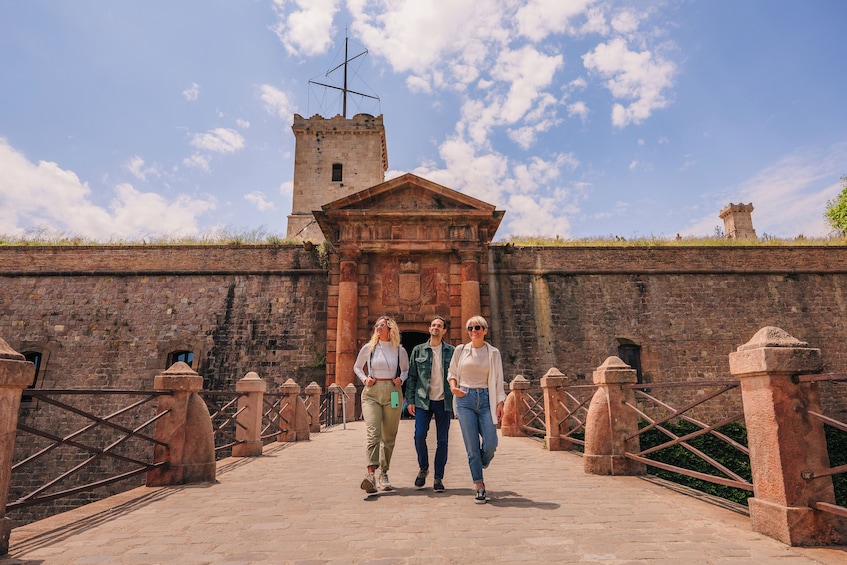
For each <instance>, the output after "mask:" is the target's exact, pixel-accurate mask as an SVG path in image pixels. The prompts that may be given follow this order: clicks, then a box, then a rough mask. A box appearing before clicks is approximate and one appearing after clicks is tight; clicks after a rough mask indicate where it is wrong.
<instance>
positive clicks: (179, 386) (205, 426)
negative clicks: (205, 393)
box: [147, 361, 215, 487]
mask: <svg viewBox="0 0 847 565" xmlns="http://www.w3.org/2000/svg"><path fill="white" fill-rule="evenodd" d="M153 389H154V390H158V391H169V392H170V393H171V394H164V395H162V396H160V397H159V407H158V413H159V414H160V415H161V414H162V413H165V415H164V416H162V417H161V418H159V420H157V421H156V433H155V436H154V437H155V438H156V440H157V441H160V442H163V443H165V444H166V445H160V444H156V445H155V446H154V448H153V462H154V463H162V462H167V463H168V464H167V465H165V466H163V467H159V468H156V469H153V470H151V471H148V472H147V486H149V487H160V486H167V485H185V484H190V483H208V482H214V480H215V438H214V435H213V434H214V431H213V429H212V418H211V416H210V415H209V409H208V408H207V407H206V403H205V402H203V399H202V398H200V395H198V394H197V393H198V392H199V391H200V390H202V389H203V377H201V376H200V375H198V374H197V373H195V372H194V371H193V370H192V369H191V367H189V366H188V365H187V364H185V363H183V362H182V361H179V362H177V363H174V364H173V365H171V367H170V368H169V369H168V370H166V371H164V372H162V373H160V374H159V375H156V377H155V378H154V379H153Z"/></svg>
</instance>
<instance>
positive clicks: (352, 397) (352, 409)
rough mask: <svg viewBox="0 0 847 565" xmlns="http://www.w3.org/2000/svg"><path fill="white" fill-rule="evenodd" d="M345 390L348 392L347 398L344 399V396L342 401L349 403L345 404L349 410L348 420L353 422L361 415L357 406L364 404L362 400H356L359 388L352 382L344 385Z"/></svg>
mask: <svg viewBox="0 0 847 565" xmlns="http://www.w3.org/2000/svg"><path fill="white" fill-rule="evenodd" d="M344 392H346V393H347V399H346V400H344V399H343V397H342V402H347V405H346V406H345V410H347V421H349V422H352V421H353V420H356V419H358V417H359V415H358V414H356V406H361V405H362V403H361V402H356V396H357V395H358V394H359V389H357V388H356V385H354V384H353V383H350V384H349V385H347V386H346V387H344Z"/></svg>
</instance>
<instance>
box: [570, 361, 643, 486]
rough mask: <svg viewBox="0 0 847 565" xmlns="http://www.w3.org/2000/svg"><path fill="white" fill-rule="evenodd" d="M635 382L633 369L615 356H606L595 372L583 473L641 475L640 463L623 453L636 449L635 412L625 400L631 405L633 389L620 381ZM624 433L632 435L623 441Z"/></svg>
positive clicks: (636, 427) (641, 466)
mask: <svg viewBox="0 0 847 565" xmlns="http://www.w3.org/2000/svg"><path fill="white" fill-rule="evenodd" d="M637 381H638V377H637V373H636V371H635V369H633V368H631V367H630V366H629V365H627V364H626V363H624V362H623V361H621V360H620V358H618V357H614V356H613V357H609V358H608V359H606V360H605V361H604V362H603V364H602V365H600V366H599V367H598V368H597V370H596V371H594V384H596V385H599V388H598V389H597V391H596V392H595V393H594V397H593V398H592V399H591V404H590V406H589V407H588V415H587V416H586V418H585V453H584V456H583V461H584V469H585V472H586V473H591V474H594V475H643V474H645V473H646V472H647V470H646V467H645V465H644V464H643V463H639V462H637V461H633V460H632V459H627V458H626V457H625V456H624V453H626V452H627V451H629V452H636V451H638V446H639V445H640V442H639V441H638V436H635V434H636V433H637V432H638V415H637V414H636V413H635V411H634V410H632V409H631V408H627V407H626V405H625V403H627V402H629V403H630V404H633V405H634V404H635V392H634V391H633V390H632V389H625V388H623V385H624V384H627V383H633V384H634V383H636V382H637ZM628 436H634V437H633V438H632V439H630V440H627V439H626V438H627V437H628Z"/></svg>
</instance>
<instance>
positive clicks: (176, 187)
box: [0, 0, 847, 241]
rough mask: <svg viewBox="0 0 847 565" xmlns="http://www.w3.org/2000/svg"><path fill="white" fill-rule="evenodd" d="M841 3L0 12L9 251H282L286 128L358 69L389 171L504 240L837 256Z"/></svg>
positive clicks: (42, 5)
mask: <svg viewBox="0 0 847 565" xmlns="http://www.w3.org/2000/svg"><path fill="white" fill-rule="evenodd" d="M844 22H847V2H843V1H842V0H809V1H804V2H801V1H799V0H793V1H788V0H698V1H694V0H655V1H651V2H644V1H624V0H610V1H603V0H596V1H595V0H520V1H519V0H430V1H421V0H391V1H387V0H240V1H238V2H235V1H232V0H180V1H178V2H173V1H171V0H145V1H144V2H129V1H114V0H26V1H20V2H15V1H11V0H0V76H2V88H0V234H3V235H7V236H21V235H24V234H27V233H29V234H33V233H38V232H44V231H47V232H54V233H59V234H64V235H68V236H83V237H86V238H92V239H96V240H99V241H115V240H117V241H120V240H133V239H140V238H144V237H161V236H185V235H194V236H202V235H203V234H206V233H210V232H215V231H221V230H223V231H228V232H234V233H240V232H250V231H256V230H260V231H264V232H267V233H271V234H279V235H284V234H285V229H286V222H287V218H286V217H287V215H288V214H289V213H290V211H291V185H292V175H293V153H294V137H293V134H292V133H291V129H290V128H291V123H292V116H293V114H294V113H298V114H301V115H303V116H307V117H308V116H311V115H314V114H321V115H324V116H325V117H331V116H333V115H335V114H338V113H340V112H341V107H340V103H339V98H338V96H337V95H336V94H333V93H327V92H324V91H323V90H322V89H319V88H316V87H314V86H312V87H310V86H309V84H308V82H309V80H310V79H313V80H318V81H322V82H324V81H336V83H337V84H340V82H339V81H340V80H341V79H340V74H336V75H332V76H330V77H328V78H327V77H326V76H325V73H326V71H327V70H329V69H330V68H332V67H335V66H336V65H338V64H339V63H340V62H341V60H342V53H343V43H344V36H345V29H346V30H348V33H349V36H350V38H351V47H350V49H351V55H352V54H356V53H358V52H359V51H361V50H362V49H367V50H368V55H367V56H365V57H360V58H359V59H357V60H356V62H355V63H353V64H351V78H350V81H351V83H350V87H351V88H353V89H357V90H360V91H363V92H368V93H372V94H374V95H376V96H378V97H379V99H380V100H379V102H378V103H374V102H373V101H372V100H370V99H357V98H356V97H351V98H350V100H349V101H348V116H352V114H354V113H356V112H360V111H362V112H367V113H371V114H382V115H383V116H384V120H385V125H386V137H387V142H388V161H389V171H388V173H387V177H386V178H391V177H394V176H398V175H400V174H403V173H406V172H412V173H415V174H418V175H420V176H423V177H425V178H427V179H429V180H432V181H434V182H437V183H440V184H443V185H445V186H448V187H450V188H453V189H455V190H459V191H462V192H465V193H467V194H470V195H471V196H474V197H476V198H480V199H482V200H484V201H486V202H490V203H492V204H494V205H496V206H497V208H499V209H502V210H506V216H505V218H504V220H503V223H502V224H501V227H500V230H499V231H498V233H497V239H502V238H505V237H508V236H510V235H547V236H555V235H559V236H561V237H565V238H582V237H609V236H614V235H620V236H623V237H626V238H630V239H631V238H636V237H651V236H654V237H674V236H675V235H676V234H681V235H684V236H710V235H713V234H714V232H715V227H716V226H719V225H720V226H722V222H721V220H720V219H719V218H718V213H719V211H720V209H721V208H723V207H724V206H726V205H727V204H729V203H730V202H733V203H739V202H744V203H750V202H752V203H753V205H754V207H755V210H754V212H753V224H754V227H755V228H756V231H757V233H758V234H759V236H764V235H765V234H767V235H771V236H776V237H782V238H793V237H795V236H797V235H799V234H803V235H806V236H824V235H826V234H827V233H828V231H829V230H828V227H827V225H826V223H825V221H824V220H823V217H822V215H823V211H824V208H825V205H826V201H827V200H828V199H830V198H833V197H834V196H836V195H837V194H838V193H839V191H840V183H839V177H840V176H841V175H843V174H845V173H847V104H845V103H844V99H845V92H847V88H845V86H847V75H845V73H844V72H843V69H842V68H841V64H842V62H843V61H845V60H847V42H845V41H844V40H843V37H844Z"/></svg>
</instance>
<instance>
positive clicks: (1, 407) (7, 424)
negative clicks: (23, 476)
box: [0, 338, 35, 555]
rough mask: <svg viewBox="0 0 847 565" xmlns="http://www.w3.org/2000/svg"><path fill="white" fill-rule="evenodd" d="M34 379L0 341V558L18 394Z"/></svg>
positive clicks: (5, 544) (5, 548)
mask: <svg viewBox="0 0 847 565" xmlns="http://www.w3.org/2000/svg"><path fill="white" fill-rule="evenodd" d="M34 377H35V365H33V364H32V363H30V362H29V361H27V360H26V358H24V356H23V355H21V354H20V353H18V352H17V351H15V350H14V349H12V348H11V347H9V344H8V343H6V341H5V340H3V339H2V338H0V503H2V506H0V555H6V554H7V553H9V536H10V535H11V533H12V520H11V519H9V518H7V517H6V503H7V502H8V499H9V486H10V483H11V479H12V459H13V458H14V453H15V437H16V436H17V431H18V409H19V408H20V405H21V392H22V391H23V389H25V388H26V387H28V386H29V385H30V384H32V379H33V378H34Z"/></svg>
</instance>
